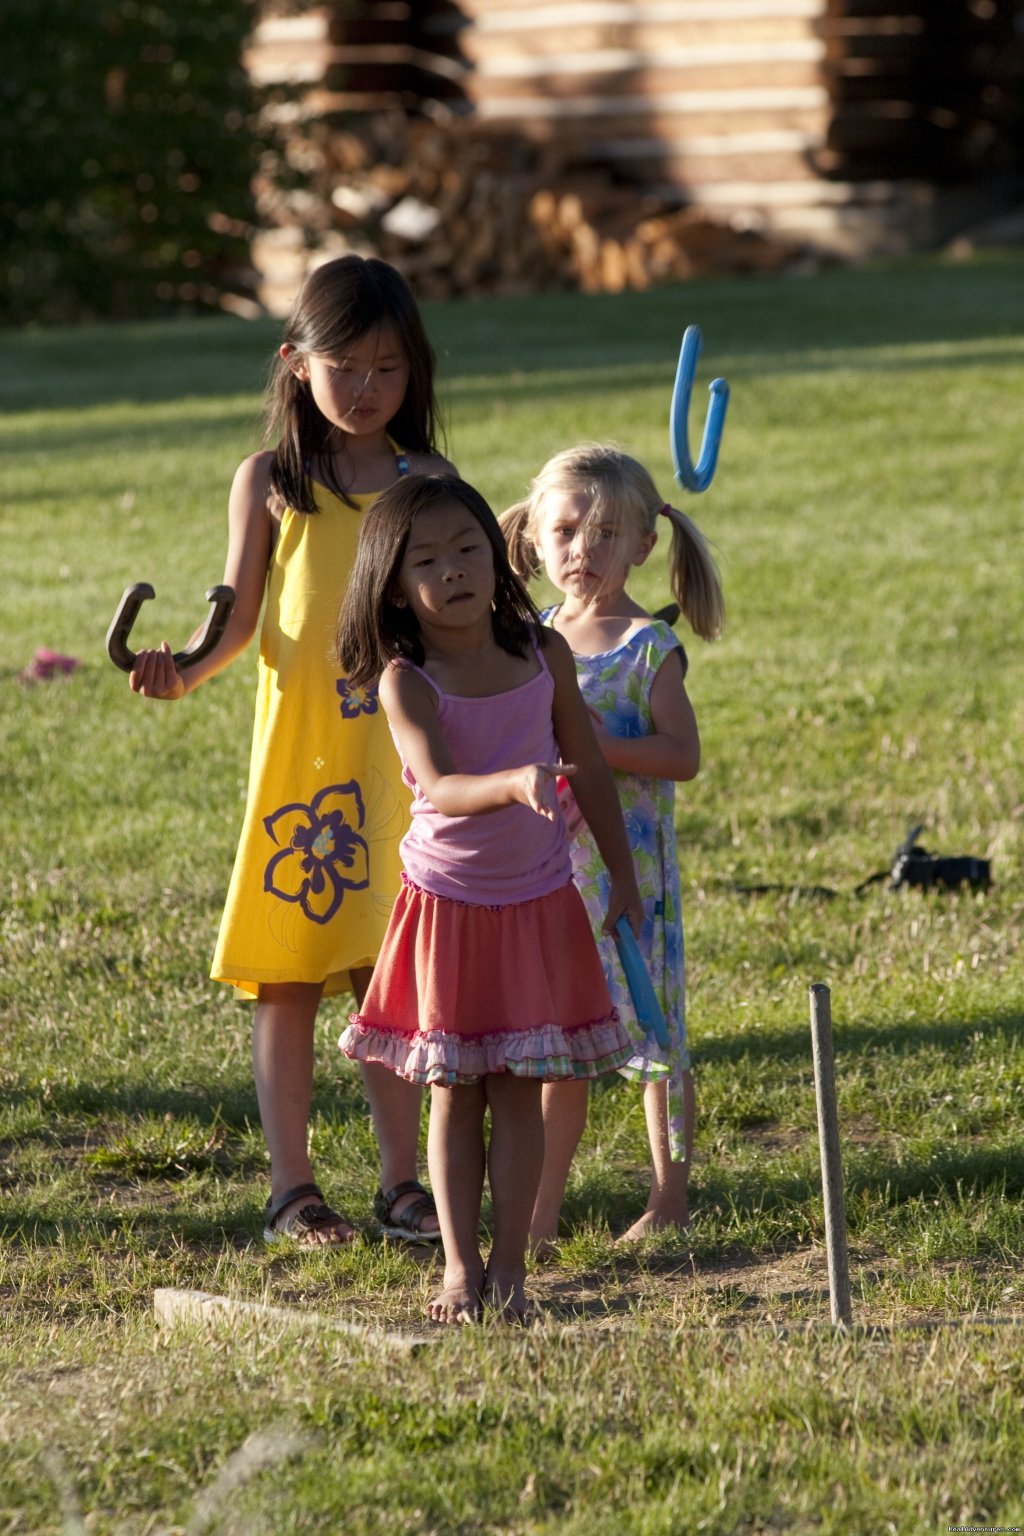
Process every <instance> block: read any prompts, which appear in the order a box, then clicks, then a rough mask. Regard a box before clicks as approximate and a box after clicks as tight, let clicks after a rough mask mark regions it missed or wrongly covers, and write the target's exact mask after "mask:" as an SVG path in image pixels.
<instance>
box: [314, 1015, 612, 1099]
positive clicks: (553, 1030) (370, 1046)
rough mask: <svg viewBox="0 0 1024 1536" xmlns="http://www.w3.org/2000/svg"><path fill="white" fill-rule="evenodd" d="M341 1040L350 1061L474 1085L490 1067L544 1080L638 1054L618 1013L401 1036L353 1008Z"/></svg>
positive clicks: (605, 1067) (597, 1073)
mask: <svg viewBox="0 0 1024 1536" xmlns="http://www.w3.org/2000/svg"><path fill="white" fill-rule="evenodd" d="M338 1045H339V1046H340V1048H341V1050H342V1051H343V1052H344V1054H345V1055H346V1056H348V1057H349V1058H350V1059H351V1060H353V1061H365V1062H378V1063H379V1064H380V1065H381V1066H384V1067H388V1068H389V1069H390V1070H391V1071H392V1072H395V1073H397V1074H398V1076H399V1077H403V1078H405V1080H406V1082H409V1083H418V1084H419V1085H420V1086H421V1087H428V1086H432V1085H441V1086H447V1087H455V1086H458V1085H460V1084H469V1083H477V1082H479V1081H480V1079H481V1077H484V1076H486V1075H487V1074H488V1073H491V1072H511V1073H512V1074H513V1075H514V1076H516V1077H532V1078H538V1079H539V1080H540V1081H541V1082H545V1083H554V1082H564V1081H566V1080H575V1079H582V1080H584V1081H590V1080H592V1079H593V1078H597V1077H603V1076H604V1075H605V1073H607V1072H614V1071H615V1070H616V1069H617V1068H618V1067H621V1066H623V1065H624V1063H625V1062H627V1061H628V1060H629V1058H630V1056H631V1055H632V1054H633V1046H632V1044H631V1043H630V1042H629V1040H628V1039H627V1038H626V1034H625V1031H624V1029H623V1027H622V1025H621V1024H620V1023H619V1018H618V1015H617V1014H616V1013H614V1012H612V1013H611V1014H609V1015H608V1016H607V1017H605V1018H603V1019H597V1020H594V1021H592V1022H591V1023H589V1024H578V1025H575V1026H574V1027H573V1028H572V1029H563V1028H561V1027H560V1026H559V1025H555V1024H547V1025H538V1026H536V1027H534V1028H532V1029H523V1030H496V1031H494V1032H493V1033H491V1034H485V1035H459V1034H454V1033H451V1032H449V1031H446V1030H440V1029H432V1030H424V1031H422V1032H416V1033H413V1034H404V1033H402V1032H401V1031H399V1030H394V1029H388V1028H386V1027H384V1026H381V1025H379V1024H372V1023H370V1022H369V1021H368V1020H366V1019H363V1018H361V1017H360V1016H359V1015H358V1014H352V1015H351V1022H350V1024H349V1025H348V1028H347V1029H345V1030H344V1031H343V1032H342V1035H341V1039H340V1040H339V1041H338Z"/></svg>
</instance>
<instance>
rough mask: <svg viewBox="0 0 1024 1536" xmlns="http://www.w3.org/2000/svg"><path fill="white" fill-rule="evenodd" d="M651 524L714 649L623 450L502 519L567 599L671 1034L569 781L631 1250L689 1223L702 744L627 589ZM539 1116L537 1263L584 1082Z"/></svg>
mask: <svg viewBox="0 0 1024 1536" xmlns="http://www.w3.org/2000/svg"><path fill="white" fill-rule="evenodd" d="M660 517H664V518H665V519H667V520H668V522H669V524H670V525H671V529H672V548H671V555H670V565H671V574H672V586H673V590H674V592H675V595H676V597H677V599H678V602H679V605H680V607H681V608H682V611H683V613H684V614H685V616H686V618H687V620H688V622H689V623H690V625H691V627H692V628H693V630H694V631H695V633H697V634H698V635H701V636H702V637H703V638H704V639H711V638H713V637H714V636H716V635H717V634H719V633H720V631H721V628H722V623H723V619H724V604H723V598H722V589H721V584H720V581H719V577H718V572H717V570H716V568H715V564H714V561H713V559H712V558H711V555H710V553H709V551H708V547H707V545H706V543H705V541H704V539H703V537H702V535H701V534H700V532H699V530H698V529H697V528H696V527H695V526H694V524H693V523H692V522H691V521H690V519H689V518H688V517H686V516H685V515H684V514H683V513H682V512H680V511H678V510H677V509H676V508H674V507H671V506H669V505H668V503H666V502H665V500H664V499H663V497H662V496H661V495H659V493H658V490H657V488H656V487H655V485H654V482H653V480H652V479H651V476H650V475H649V474H648V472H647V470H646V469H645V468H644V467H643V465H641V464H639V463H638V462H637V461H636V460H635V459H632V458H630V457H629V456H628V455H627V454H625V453H622V452H621V451H620V450H619V449H617V448H615V447H608V446H603V445H599V444H591V445H584V446H583V447H579V448H573V449H569V450H567V451H566V452H564V453H560V454H558V455H556V457H555V458H553V459H552V460H551V461H550V462H549V463H548V464H547V465H546V466H545V467H544V469H543V470H542V471H541V473H540V474H539V475H538V476H537V478H536V479H535V480H534V482H533V486H532V490H531V494H530V496H529V497H528V498H527V499H526V500H525V501H522V502H519V503H517V505H515V506H514V507H510V508H509V510H508V511H507V512H506V513H505V514H504V515H503V516H502V518H501V524H502V530H503V532H504V533H505V536H506V539H507V541H508V545H509V553H510V558H511V562H512V565H513V568H514V569H515V570H516V571H517V572H518V573H519V574H520V575H522V576H524V577H528V576H530V575H535V574H537V573H538V572H539V570H540V568H541V566H543V568H544V571H545V573H546V575H547V577H548V580H549V581H550V582H551V583H552V585H553V586H554V587H556V588H557V589H558V591H560V592H561V593H562V594H563V600H562V603H561V604H560V605H559V606H558V607H556V608H553V609H551V610H549V611H548V612H546V613H545V614H544V615H543V617H544V619H545V621H546V622H547V623H549V624H550V625H551V626H552V627H553V628H554V629H555V630H557V631H558V633H559V634H561V635H562V636H563V637H564V638H565V639H566V640H567V641H568V643H569V646H570V648H571V650H572V652H573V654H574V657H575V661H576V671H577V676H578V678H579V683H580V688H581V691H582V693H583V697H584V699H585V700H586V702H587V704H588V705H589V707H590V710H591V713H592V715H593V717H594V719H595V722H596V723H597V727H598V737H599V740H600V742H601V745H602V748H603V750H604V755H605V758H606V760H607V762H608V763H609V764H610V766H611V767H612V769H613V770H614V776H615V782H616V785H617V787H618V790H619V796H620V800H621V802H622V808H623V814H624V817H625V821H626V829H627V832H628V834H629V838H630V844H631V848H632V852H633V863H634V867H635V870H636V876H637V884H638V886H639V889H640V895H641V899H642V901H643V907H644V923H643V930H642V933H641V935H640V949H641V952H642V954H643V956H644V959H645V960H646V962H647V966H648V969H649V971H650V973H651V979H652V981H653V982H654V986H655V989H656V991H657V994H658V998H659V1001H660V1003H661V1007H662V1011H663V1013H664V1015H665V1021H666V1024H667V1027H668V1032H669V1040H670V1044H669V1047H668V1049H667V1050H665V1049H663V1048H661V1047H660V1046H659V1045H658V1044H657V1043H656V1042H655V1041H654V1040H653V1039H651V1038H649V1037H648V1036H646V1035H645V1034H644V1033H643V1031H642V1030H641V1029H640V1026H639V1024H638V1023H637V1020H636V1014H635V1012H634V1010H633V1007H632V1003H631V1001H630V996H629V990H628V987H627V985H626V980H625V977H624V975H623V972H622V968H621V965H620V963H619V959H618V955H617V952H616V949H615V944H614V941H613V940H612V939H611V938H609V937H608V935H607V933H605V934H602V933H601V931H600V923H601V920H602V918H603V906H602V902H603V893H604V892H605V891H606V889H607V880H608V876H607V872H606V871H605V869H604V866H603V864H602V862H601V858H600V855H599V853H598V851H597V849H596V847H595V845H594V841H593V838H592V837H591V835H590V831H589V829H588V827H587V825H586V823H585V821H584V820H583V818H582V817H581V816H580V815H579V813H578V811H577V809H576V807H575V805H574V803H573V799H572V792H571V788H570V787H569V785H568V784H566V785H565V786H564V787H563V791H562V797H561V798H562V808H563V813H564V814H565V816H566V820H567V822H568V823H569V825H570V828H571V830H572V832H573V846H572V864H573V879H574V881H575V883H576V885H577V887H578V888H579V890H580V892H581V893H582V895H583V898H584V902H585V903H586V906H587V910H588V911H589V913H590V916H591V924H592V927H593V929H594V934H595V937H596V938H597V940H598V946H599V949H600V951H601V956H602V960H603V962H604V967H605V973H606V976H607V978H608V983H609V990H610V991H611V995H612V1000H613V1001H614V1003H615V1006H616V1008H617V1009H618V1011H619V1013H620V1015H621V1016H622V1017H623V1018H624V1019H625V1020H627V1022H629V1023H630V1024H631V1027H632V1031H633V1038H634V1054H633V1056H632V1057H631V1059H630V1061H629V1062H627V1063H626V1064H625V1065H624V1066H622V1067H620V1069H619V1070H620V1071H621V1072H622V1074H623V1075H624V1076H626V1077H629V1078H633V1079H635V1080H637V1081H639V1082H642V1083H643V1084H644V1111H645V1117H646V1121H647V1131H648V1140H649V1143H650V1150H651V1162H652V1172H651V1188H650V1195H649V1198H648V1202H647V1208H646V1210H645V1211H644V1213H643V1215H642V1216H640V1218H639V1219H638V1220H637V1221H636V1222H634V1223H633V1225H632V1226H631V1227H630V1228H629V1230H628V1231H627V1232H626V1233H625V1234H624V1239H625V1240H633V1239H636V1238H640V1237H643V1236H645V1235H646V1234H648V1233H650V1232H653V1231H657V1230H658V1229H660V1228H665V1227H675V1228H679V1229H682V1228H683V1227H685V1226H686V1224H687V1221H688V1219H689V1208H688V1183H689V1169H690V1157H691V1151H692V1146H693V1123H694V1091H693V1077H692V1073H691V1071H690V1057H689V1052H688V1050H687V1045H686V1020H685V1006H684V962H683V926H682V913H681V908H680V889H679V854H678V848H677V844H676V832H675V808H674V802H675V784H676V783H677V782H680V781H685V780H688V779H692V778H694V777H695V775H696V773H697V771H698V768H699V766H700V738H699V735H698V731H697V722H696V718H695V716H694V712H693V707H692V705H691V703H690V700H689V697H688V695H687V692H686V684H685V678H686V670H687V660H686V653H685V651H684V650H683V647H682V646H681V645H680V643H679V641H678V640H677V639H676V638H675V636H674V634H673V633H672V630H671V628H670V626H669V625H668V624H666V623H664V622H662V621H660V620H657V619H652V618H651V616H650V614H649V613H647V612H646V610H645V609H643V608H642V607H641V606H640V605H639V603H637V602H635V601H634V600H633V598H631V597H630V596H629V594H628V592H627V591H626V581H627V578H628V576H629V574H630V571H631V570H632V569H633V568H634V567H635V566H639V565H642V564H643V563H644V561H645V560H646V559H647V557H648V556H649V555H650V553H651V551H652V550H653V548H654V546H655V543H656V542H657V537H658V534H657V529H658V519H659V518H660ZM544 1112H545V1158H544V1173H543V1177H542V1180H541V1185H540V1189H539V1192H538V1196H537V1202H536V1205H535V1208H534V1217H533V1223H532V1226H531V1232H530V1236H531V1243H532V1245H533V1248H534V1251H535V1252H536V1253H537V1254H538V1255H544V1254H545V1253H546V1252H548V1251H550V1249H551V1247H552V1245H553V1244H554V1242H555V1241H556V1239H557V1235H558V1217H559V1210H560V1207H561V1203H562V1197H563V1194H564V1192H565V1184H566V1180H567V1178H568V1175H569V1169H570V1166H571V1163H572V1158H573V1154H574V1153H575V1150H576V1147H577V1146H578V1144H579V1139H580V1136H581V1135H582V1133H583V1128H584V1126H585V1124H586V1118H587V1084H586V1083H554V1084H550V1085H548V1086H546V1087H545V1090H544Z"/></svg>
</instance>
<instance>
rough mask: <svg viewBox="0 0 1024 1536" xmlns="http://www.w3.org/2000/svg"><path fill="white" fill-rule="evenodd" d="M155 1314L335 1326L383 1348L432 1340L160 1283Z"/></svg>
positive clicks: (414, 1346)
mask: <svg viewBox="0 0 1024 1536" xmlns="http://www.w3.org/2000/svg"><path fill="white" fill-rule="evenodd" d="M153 1314H154V1316H155V1317H156V1320H157V1322H158V1323H162V1324H163V1325H164V1326H166V1327H175V1326H177V1325H178V1324H180V1323H208V1324H223V1323H225V1322H239V1323H242V1322H244V1323H250V1322H264V1323H287V1324H289V1326H294V1325H295V1324H300V1325H302V1326H303V1327H315V1328H319V1329H325V1328H332V1329H334V1331H335V1332H336V1333H344V1334H347V1335H348V1336H349V1338H354V1339H360V1340H362V1341H363V1342H364V1343H366V1344H370V1345H373V1346H375V1347H376V1348H378V1349H382V1350H396V1351H399V1352H401V1353H404V1354H414V1353H415V1352H416V1351H417V1350H419V1349H422V1348H423V1347H424V1345H426V1344H430V1343H431V1342H432V1338H431V1337H430V1336H423V1335H417V1336H412V1335H409V1334H403V1333H389V1332H387V1331H386V1330H385V1329H383V1328H374V1327H372V1326H371V1325H369V1324H366V1323H352V1322H347V1321H345V1319H343V1318H340V1317H332V1316H330V1315H329V1314H327V1313H324V1312H312V1311H310V1312H306V1311H301V1310H300V1309H299V1308H298V1307H272V1306H268V1305H267V1304H266V1303H265V1302H260V1301H241V1300H238V1299H236V1298H235V1297H233V1296H215V1295H213V1294H211V1293H210V1292H209V1291H188V1290H179V1289H177V1288H175V1287H173V1286H166V1287H160V1288H158V1289H157V1290H155V1291H154V1292H153Z"/></svg>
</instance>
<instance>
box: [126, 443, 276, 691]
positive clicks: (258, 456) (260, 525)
mask: <svg viewBox="0 0 1024 1536" xmlns="http://www.w3.org/2000/svg"><path fill="white" fill-rule="evenodd" d="M271 457H272V456H271V454H269V453H254V454H252V455H251V457H250V458H248V459H246V460H245V462H244V463H243V464H240V465H239V467H238V470H237V472H236V474H235V478H234V482H233V483H232V486H231V495H230V497H229V498H228V552H227V557H226V560H225V564H224V583H225V585H226V586H229V587H233V588H234V593H235V602H234V607H233V608H232V610H231V615H230V617H229V619H228V622H227V625H226V626H225V629H224V633H223V635H222V636H221V638H220V639H219V640H218V642H217V644H216V645H215V646H214V648H213V650H212V651H210V652H209V654H208V655H206V656H204V657H203V659H202V660H201V661H198V662H197V663H196V664H195V666H193V667H190V668H189V669H188V671H187V672H179V671H178V669H177V667H176V666H175V665H174V657H173V655H172V654H171V648H170V646H169V645H168V644H167V641H166V640H165V641H164V642H163V644H162V645H161V647H160V649H159V650H156V651H147V650H142V651H139V653H138V655H137V656H136V658H135V665H134V667H133V668H132V670H131V673H130V675H129V678H128V682H129V686H130V687H131V688H132V690H133V692H135V693H141V694H143V695H144V696H145V697H146V698H147V699H166V700H173V699H180V698H182V697H184V695H185V694H186V693H192V692H194V691H195V689H196V688H198V687H199V684H200V683H203V682H205V681H206V679H207V678H208V677H213V676H215V674H216V673H218V672H222V671H223V670H224V668H225V667H226V666H227V665H228V664H229V663H230V662H232V661H234V659H235V657H236V656H237V655H238V654H239V652H241V651H244V650H245V647H246V646H247V645H248V644H249V641H250V640H251V639H252V637H253V635H254V634H255V632H256V625H257V623H258V622H259V616H260V609H261V608H262V606H263V593H264V589H265V587H266V581H267V565H268V563H269V560H270V551H271V547H272V536H273V520H272V518H271V516H270V512H269V510H268V497H269V494H270V461H271ZM198 633H199V631H198V630H197V631H196V634H198Z"/></svg>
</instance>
